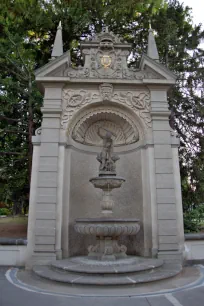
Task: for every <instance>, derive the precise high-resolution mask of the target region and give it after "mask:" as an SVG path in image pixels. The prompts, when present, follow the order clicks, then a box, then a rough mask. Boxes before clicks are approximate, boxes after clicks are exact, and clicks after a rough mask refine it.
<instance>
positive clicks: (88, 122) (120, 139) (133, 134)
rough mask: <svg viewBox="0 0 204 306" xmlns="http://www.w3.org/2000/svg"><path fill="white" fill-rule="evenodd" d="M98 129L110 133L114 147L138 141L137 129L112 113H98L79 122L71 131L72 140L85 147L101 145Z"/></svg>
mask: <svg viewBox="0 0 204 306" xmlns="http://www.w3.org/2000/svg"><path fill="white" fill-rule="evenodd" d="M98 127H101V128H103V129H102V130H103V131H104V134H105V133H106V131H111V132H112V134H113V138H114V146H121V145H126V144H131V143H134V142H137V141H138V140H139V132H138V130H137V128H136V127H135V126H134V127H133V126H132V125H131V123H130V122H128V121H127V120H125V119H124V118H122V117H121V116H120V115H118V114H114V113H103V112H101V113H98V114H94V115H93V116H91V117H88V118H87V119H85V120H79V122H78V123H77V124H76V125H75V127H74V128H73V131H72V138H73V139H74V140H75V141H77V142H80V143H83V144H86V145H95V146H100V145H102V140H101V138H100V137H99V136H98V134H97V131H98Z"/></svg>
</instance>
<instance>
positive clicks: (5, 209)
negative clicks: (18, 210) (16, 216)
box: [0, 208, 10, 216]
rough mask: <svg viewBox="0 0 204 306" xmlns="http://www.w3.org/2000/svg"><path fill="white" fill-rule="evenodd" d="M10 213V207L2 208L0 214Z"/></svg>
mask: <svg viewBox="0 0 204 306" xmlns="http://www.w3.org/2000/svg"><path fill="white" fill-rule="evenodd" d="M8 215H10V210H9V209H8V208H0V216H8Z"/></svg>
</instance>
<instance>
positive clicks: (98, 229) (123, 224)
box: [74, 218, 140, 261]
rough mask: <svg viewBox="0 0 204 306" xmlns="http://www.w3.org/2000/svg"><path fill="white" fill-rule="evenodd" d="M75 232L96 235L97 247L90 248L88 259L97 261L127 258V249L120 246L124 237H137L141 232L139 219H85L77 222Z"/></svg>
mask: <svg viewBox="0 0 204 306" xmlns="http://www.w3.org/2000/svg"><path fill="white" fill-rule="evenodd" d="M74 228H75V230H76V231H77V232H78V233H80V234H84V235H87V234H88V235H94V236H95V237H96V239H97V242H96V244H95V245H90V246H89V247H88V257H89V258H90V259H96V260H104V261H109V260H116V259H121V258H125V257H126V256H127V255H126V251H127V247H126V246H125V245H119V244H118V238H119V237H120V236H122V235H123V236H124V235H128V236H130V235H136V234H137V233H138V232H139V230H140V225H139V220H138V219H116V218H83V219H76V220H75V226H74Z"/></svg>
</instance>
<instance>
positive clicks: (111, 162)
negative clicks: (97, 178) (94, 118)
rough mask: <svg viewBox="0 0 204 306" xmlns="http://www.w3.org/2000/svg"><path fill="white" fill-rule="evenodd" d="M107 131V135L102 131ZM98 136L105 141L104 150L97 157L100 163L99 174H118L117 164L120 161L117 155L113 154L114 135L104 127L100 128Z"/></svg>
mask: <svg viewBox="0 0 204 306" xmlns="http://www.w3.org/2000/svg"><path fill="white" fill-rule="evenodd" d="M102 129H103V130H104V131H106V133H105V135H104V134H103V133H102V132H101V130H102ZM97 134H98V135H99V137H100V138H101V139H103V149H102V151H101V152H100V153H99V154H98V155H97V160H98V161H99V162H100V167H99V174H114V175H115V174H116V172H115V162H116V161H117V160H118V159H119V157H118V156H117V155H116V154H113V139H112V136H114V134H113V133H112V132H110V131H108V130H106V129H104V128H102V127H98V131H97Z"/></svg>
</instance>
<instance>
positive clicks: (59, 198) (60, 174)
mask: <svg viewBox="0 0 204 306" xmlns="http://www.w3.org/2000/svg"><path fill="white" fill-rule="evenodd" d="M64 167H65V143H60V145H59V159H58V189H57V207H56V243H55V249H56V256H57V259H62V220H63V219H62V218H63V199H64V197H63V193H64V190H63V189H64V188H63V187H64Z"/></svg>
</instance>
